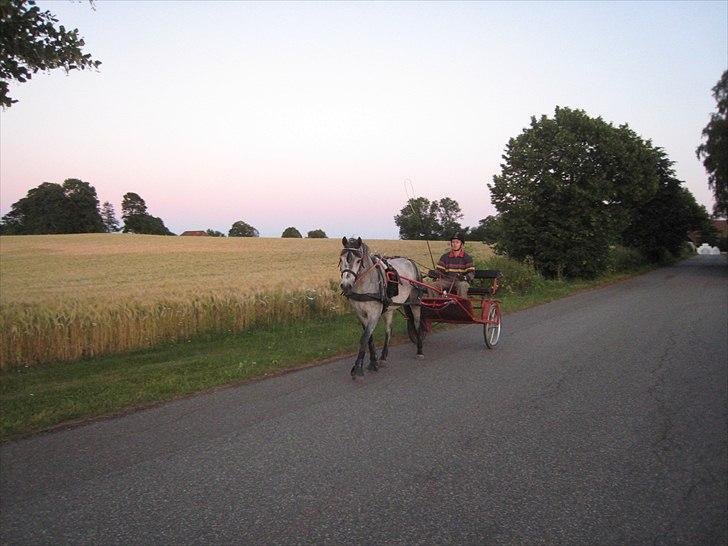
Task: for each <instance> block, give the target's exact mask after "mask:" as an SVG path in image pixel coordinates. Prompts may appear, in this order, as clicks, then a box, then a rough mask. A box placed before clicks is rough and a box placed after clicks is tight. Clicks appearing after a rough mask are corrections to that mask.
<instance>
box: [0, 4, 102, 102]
mask: <svg viewBox="0 0 728 546" xmlns="http://www.w3.org/2000/svg"><path fill="white" fill-rule="evenodd" d="M57 22H58V19H56V17H55V16H54V15H53V14H52V13H51V12H49V11H41V10H40V9H39V8H38V7H37V6H36V5H35V0H2V1H0V106H2V107H3V108H9V107H10V106H11V105H12V104H13V103H14V102H17V100H15V99H13V98H11V97H10V96H9V95H8V91H9V82H10V81H11V80H15V81H17V82H20V83H24V82H26V81H27V80H29V79H31V77H32V76H33V74H35V73H36V72H38V71H39V70H42V71H48V70H52V69H55V68H63V69H64V70H65V71H66V72H70V71H71V70H76V69H80V70H85V69H86V68H98V67H99V65H100V64H101V62H100V61H94V60H93V59H92V58H91V55H90V54H88V53H86V54H84V53H83V51H82V49H81V48H83V46H84V45H85V43H84V41H83V38H81V37H80V36H79V35H78V29H73V30H66V28H65V27H64V26H63V25H60V26H59V27H58V28H56V27H55V23H57Z"/></svg>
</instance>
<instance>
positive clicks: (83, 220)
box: [63, 178, 106, 233]
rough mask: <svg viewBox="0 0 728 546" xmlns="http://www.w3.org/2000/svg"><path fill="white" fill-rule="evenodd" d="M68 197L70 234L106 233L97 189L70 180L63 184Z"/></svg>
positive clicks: (84, 183)
mask: <svg viewBox="0 0 728 546" xmlns="http://www.w3.org/2000/svg"><path fill="white" fill-rule="evenodd" d="M63 193H64V195H65V196H66V209H67V214H68V229H69V233H103V232H104V231H106V227H105V226H104V221H103V219H102V218H101V213H100V212H99V198H98V196H97V195H96V188H94V187H93V186H91V184H89V183H88V182H84V181H83V180H78V179H77V178H69V179H67V180H66V181H64V182H63Z"/></svg>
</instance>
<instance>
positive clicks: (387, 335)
mask: <svg viewBox="0 0 728 546" xmlns="http://www.w3.org/2000/svg"><path fill="white" fill-rule="evenodd" d="M382 317H383V318H384V347H382V354H381V355H379V363H380V364H385V363H386V362H387V356H388V355H389V340H390V339H391V337H392V319H393V318H394V309H392V308H390V309H387V311H386V312H385V313H384V314H383V315H382Z"/></svg>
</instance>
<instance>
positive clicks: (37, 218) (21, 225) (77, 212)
mask: <svg viewBox="0 0 728 546" xmlns="http://www.w3.org/2000/svg"><path fill="white" fill-rule="evenodd" d="M2 222H3V233H6V234H13V235H39V234H49V233H101V232H103V231H104V224H103V221H102V219H101V214H100V213H99V200H98V198H97V197H96V189H95V188H94V187H93V186H91V185H90V184H89V183H87V182H83V181H82V180H78V179H75V178H69V179H67V180H66V181H65V182H63V184H62V185H61V184H54V183H52V182H44V183H42V184H40V185H39V186H38V187H36V188H32V189H30V190H29V191H28V194H27V195H26V196H25V197H24V198H22V199H20V200H19V201H18V202H17V203H13V205H12V206H11V209H10V212H9V213H8V214H6V215H5V216H4V217H3V219H2Z"/></svg>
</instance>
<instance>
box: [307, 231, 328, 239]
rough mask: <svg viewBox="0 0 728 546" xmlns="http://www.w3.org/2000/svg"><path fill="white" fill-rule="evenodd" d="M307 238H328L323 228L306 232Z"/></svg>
mask: <svg viewBox="0 0 728 546" xmlns="http://www.w3.org/2000/svg"><path fill="white" fill-rule="evenodd" d="M306 237H308V238H309V239H328V237H327V236H326V232H325V231H324V230H323V229H314V230H311V231H309V232H308V234H307V235H306Z"/></svg>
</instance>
